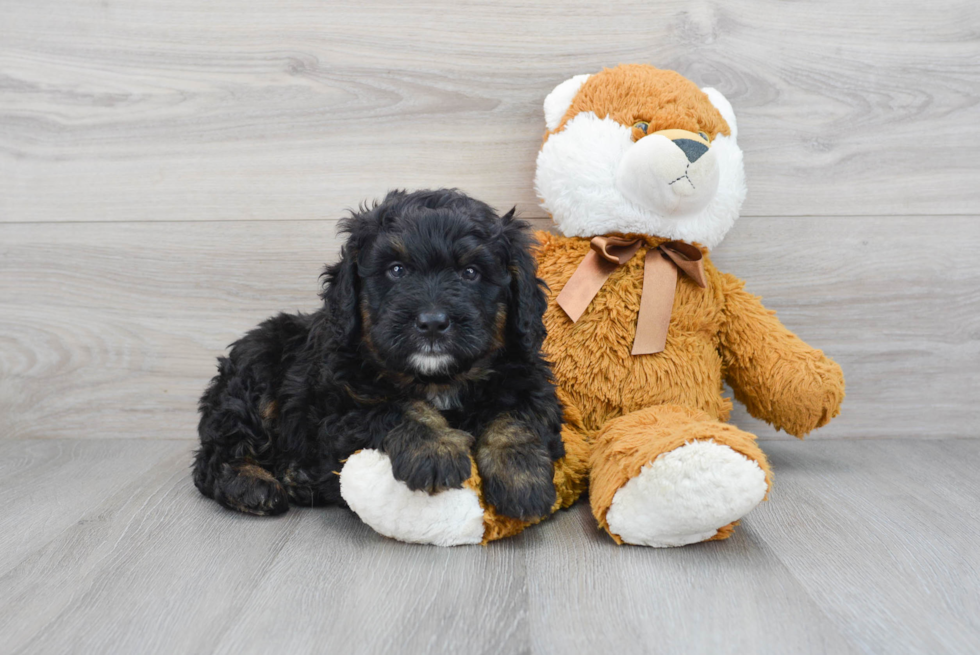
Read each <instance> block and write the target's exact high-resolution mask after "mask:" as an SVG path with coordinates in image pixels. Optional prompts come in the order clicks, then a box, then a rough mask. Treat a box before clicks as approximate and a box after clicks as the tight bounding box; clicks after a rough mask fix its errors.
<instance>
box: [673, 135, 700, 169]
mask: <svg viewBox="0 0 980 655" xmlns="http://www.w3.org/2000/svg"><path fill="white" fill-rule="evenodd" d="M674 145H675V146H677V147H678V148H680V149H681V150H682V151H683V152H684V154H685V155H686V156H687V161H689V162H691V163H692V164H693V163H694V162H696V161H697V160H698V159H700V158H701V155H703V154H704V153H706V152H708V146H706V145H704V144H703V143H699V142H698V141H695V140H694V139H676V140H675V141H674Z"/></svg>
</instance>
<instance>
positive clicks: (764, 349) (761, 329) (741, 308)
mask: <svg viewBox="0 0 980 655" xmlns="http://www.w3.org/2000/svg"><path fill="white" fill-rule="evenodd" d="M720 278H721V279H720V283H721V286H722V288H723V291H724V298H725V309H724V323H723V327H722V330H721V335H720V336H721V354H722V358H723V361H724V364H725V370H726V375H725V377H726V380H727V381H728V383H729V385H731V387H732V390H733V391H734V392H735V398H736V399H737V400H738V401H739V402H741V403H743V404H744V405H745V407H746V409H748V411H749V413H750V414H751V415H752V416H754V417H756V418H758V419H761V420H763V421H766V422H767V423H769V424H770V425H772V426H773V427H775V428H777V429H781V430H785V431H786V432H788V433H789V434H792V435H794V436H796V437H801V438H802V437H803V436H804V435H806V434H807V433H808V432H810V431H811V430H813V429H815V428H819V427H821V426H823V425H826V424H827V422H828V421H830V419H832V418H833V417H835V416H837V414H838V413H839V412H840V405H841V401H843V399H844V375H843V373H842V371H841V368H840V366H838V365H837V363H836V362H834V361H833V360H831V359H830V358H829V357H827V356H825V355H824V354H823V352H821V351H820V350H817V349H816V348H812V347H810V346H809V345H807V344H806V343H805V342H803V340H802V339H800V338H799V337H797V336H796V335H795V334H793V333H792V332H790V331H789V330H788V329H786V327H785V326H784V325H783V324H782V323H781V322H780V321H779V319H777V318H776V315H775V313H774V312H771V311H769V310H767V309H766V308H765V307H764V306H763V305H762V302H761V301H760V299H759V298H758V296H753V295H752V294H750V293H747V292H746V291H745V289H744V288H743V286H744V283H743V282H742V281H741V280H739V279H738V278H736V277H734V276H732V275H728V274H721V275H720Z"/></svg>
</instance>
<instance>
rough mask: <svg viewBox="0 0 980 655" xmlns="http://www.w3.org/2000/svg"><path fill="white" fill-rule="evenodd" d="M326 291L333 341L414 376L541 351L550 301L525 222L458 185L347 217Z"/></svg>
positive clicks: (439, 375) (393, 196)
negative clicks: (497, 354)
mask: <svg viewBox="0 0 980 655" xmlns="http://www.w3.org/2000/svg"><path fill="white" fill-rule="evenodd" d="M341 229H342V231H344V232H346V233H348V235H349V236H348V239H347V243H346V244H345V245H344V247H343V250H342V254H341V261H340V262H338V263H337V264H334V265H333V266H330V267H328V268H327V270H326V272H325V278H326V285H325V289H324V292H323V298H324V301H325V303H326V306H327V311H328V313H329V319H328V325H329V326H330V328H331V330H332V339H333V341H334V343H335V344H336V345H337V346H339V347H345V348H356V347H359V346H360V347H363V349H364V350H365V351H367V352H368V353H370V354H371V355H372V356H373V357H374V358H375V359H376V360H377V363H378V364H380V365H381V366H383V367H384V368H385V369H387V370H390V371H395V372H398V373H401V374H404V375H408V376H410V377H412V378H416V379H426V380H428V379H446V378H452V377H453V376H456V375H460V374H463V373H465V372H467V371H469V370H470V369H471V368H472V367H473V366H474V365H475V364H476V363H477V362H480V361H484V360H485V359H486V358H487V357H488V356H489V355H491V354H493V353H494V352H495V351H501V350H510V351H513V352H514V353H515V354H518V355H521V354H523V355H525V356H527V355H530V354H535V353H537V352H538V350H539V349H540V347H541V342H542V340H543V339H544V327H543V325H542V323H541V316H542V314H543V313H544V310H545V306H546V301H545V297H544V293H543V292H542V290H541V288H540V280H538V279H537V277H536V275H535V265H534V259H533V258H532V256H531V254H530V238H529V236H528V234H527V224H526V223H524V222H523V221H518V220H514V218H513V210H512V211H511V212H509V213H507V214H506V215H504V216H502V217H501V216H498V215H497V214H496V213H495V212H494V211H493V209H491V208H490V207H489V206H488V205H486V204H484V203H482V202H479V201H477V200H474V199H472V198H469V197H467V196H465V195H463V194H462V193H459V192H458V191H453V190H438V191H418V192H415V193H406V192H403V191H394V192H391V193H389V194H388V195H387V197H385V199H384V200H383V201H381V202H380V203H376V204H375V205H373V206H371V207H366V208H362V210H361V211H360V212H358V213H356V214H353V215H352V216H351V217H350V218H348V219H345V220H344V221H343V222H342V225H341Z"/></svg>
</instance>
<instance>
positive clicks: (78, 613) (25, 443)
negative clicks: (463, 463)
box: [0, 439, 980, 654]
mask: <svg viewBox="0 0 980 655" xmlns="http://www.w3.org/2000/svg"><path fill="white" fill-rule="evenodd" d="M763 445H764V448H765V450H766V451H767V452H768V453H769V455H770V457H771V459H772V462H773V464H774V466H775V469H776V486H775V489H774V491H773V493H772V495H771V497H770V500H769V501H768V502H766V503H763V505H761V506H760V508H759V509H757V510H756V511H755V512H753V513H752V514H751V515H749V517H748V518H747V519H746V520H745V521H743V524H742V526H741V528H740V529H739V530H738V532H737V533H736V535H735V536H734V537H733V538H732V539H730V540H728V541H725V542H718V543H709V544H701V545H696V546H690V547H686V548H682V549H669V550H656V549H646V548H635V547H617V546H615V545H614V544H613V543H612V542H611V541H610V540H609V539H608V538H607V537H605V536H603V535H602V534H601V533H600V532H599V531H598V530H597V529H596V528H595V526H594V523H593V521H592V519H591V516H590V514H589V512H588V507H587V506H586V505H584V504H579V505H577V506H575V507H573V508H572V509H571V510H569V511H566V512H562V513H560V514H559V515H558V516H556V517H555V518H554V519H552V520H550V521H548V522H546V523H544V524H542V525H540V526H537V527H536V528H534V529H532V530H529V531H527V532H525V533H524V534H523V535H521V536H519V537H517V538H514V539H511V540H508V541H504V542H498V543H496V544H493V545H491V546H489V547H486V548H483V547H479V546H474V547H461V548H456V549H440V548H435V547H425V546H412V545H406V544H401V543H397V542H394V541H391V540H387V539H384V538H382V537H380V536H378V535H377V534H375V533H373V532H372V531H371V530H370V529H369V528H367V527H366V526H364V525H363V524H361V523H360V522H359V521H358V519H357V518H356V516H354V515H353V514H351V513H350V512H347V511H345V510H341V509H338V508H327V509H294V510H293V511H290V512H289V513H288V514H287V515H285V516H283V517H281V518H276V519H256V518H252V517H246V516H242V515H238V514H234V513H231V512H228V511H225V510H223V509H221V508H220V507H218V506H217V505H216V504H214V503H213V502H211V501H208V500H206V499H204V498H202V497H200V496H199V495H198V494H197V491H196V490H195V489H194V487H193V485H192V483H191V481H190V478H189V475H188V470H187V465H188V461H189V456H190V450H191V444H189V443H187V442H183V441H176V440H170V441H168V440H140V441H137V440H125V439H103V440H97V439H91V440H84V441H80V440H58V439H53V440H8V441H7V442H4V443H2V444H0V463H2V464H0V466H2V468H0V471H2V474H3V476H2V478H0V498H2V499H3V505H4V515H3V518H2V521H3V523H2V526H0V527H2V532H0V535H2V536H0V644H3V647H2V650H3V652H5V653H69V652H78V653H94V652H99V653H136V652H139V653H185V652H186V653H189V652H195V653H210V652H220V653H231V652H235V653H252V652H256V653H260V652H273V651H276V652H288V653H306V652H311V653H312V652H330V653H390V652H405V653H409V652H411V653H449V652H468V653H518V652H525V653H590V652H619V653H648V652H663V653H681V652H684V653H724V652H752V653H783V654H786V653H849V652H866V653H910V652H915V653H973V652H976V651H977V648H978V647H980V618H978V617H980V545H978V544H980V516H978V514H977V511H976V508H977V507H978V506H980V481H978V478H977V476H976V474H975V463H976V461H977V460H978V458H980V440H975V439H963V440H941V441H923V440H895V439H890V440H849V441H813V442H804V443H796V442H784V441H768V442H764V444H763ZM123 471H124V472H125V473H121V472H123Z"/></svg>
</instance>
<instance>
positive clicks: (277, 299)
mask: <svg viewBox="0 0 980 655" xmlns="http://www.w3.org/2000/svg"><path fill="white" fill-rule="evenodd" d="M535 224H536V225H537V226H538V227H545V226H546V223H545V222H544V221H535ZM335 227H336V226H335V224H334V223H333V222H329V221H325V222H318V221H296V222H281V221H258V222H226V223H222V222H202V223H194V224H182V225H180V226H176V225H175V224H172V223H120V224H77V223H76V224H64V225H37V224H35V225H10V224H8V225H2V226H0V244H2V245H0V255H2V256H0V434H4V435H6V436H10V437H14V436H17V437H45V438H49V437H83V438H92V437H105V436H112V437H143V438H146V437H165V438H188V439H192V438H195V435H196V421H197V417H196V414H195V407H196V401H197V398H198V396H199V395H200V393H201V391H202V390H203V388H204V385H205V383H206V382H207V380H208V379H209V378H210V376H211V375H213V372H214V358H215V356H217V355H219V354H221V353H222V352H223V351H224V349H225V347H226V346H227V345H228V344H229V343H231V342H232V341H233V340H235V339H236V338H238V337H239V336H241V334H242V333H243V332H244V331H246V330H248V329H250V328H252V327H253V326H255V325H256V324H257V323H258V322H259V321H260V320H262V319H264V318H265V317H267V316H269V315H271V314H273V313H275V312H277V311H280V310H285V311H296V310H297V309H300V310H312V309H314V308H315V307H316V306H317V304H318V302H319V301H318V300H317V298H316V292H317V284H318V282H317V276H318V275H319V272H320V270H321V268H322V265H323V263H324V262H327V261H332V260H333V259H334V258H335V257H336V253H337V250H338V248H339V242H338V240H337V239H336V238H335V236H334V231H335ZM896 234H900V235H901V238H896V237H895V235H896ZM787 243H791V244H794V245H793V247H792V248H787V247H786V246H785V244H787ZM951 244H955V247H953V246H951ZM978 250H980V222H978V221H977V219H976V217H972V216H971V217H934V218H930V219H929V220H928V224H927V223H926V222H925V221H920V220H918V219H912V218H902V217H882V218H821V219H763V218H757V219H744V220H743V221H741V223H740V224H739V225H738V226H737V228H736V229H735V230H734V231H733V232H732V234H731V235H730V236H729V238H728V239H727V240H726V241H725V242H724V243H723V244H722V246H721V247H719V249H718V250H717V252H716V253H715V255H714V259H715V261H716V263H717V264H718V266H719V267H720V268H721V269H722V270H726V271H729V272H731V273H733V274H736V275H739V276H741V277H744V278H745V279H747V280H748V289H749V290H750V291H753V292H755V293H759V294H761V295H762V296H763V297H764V300H765V302H766V304H767V306H768V307H770V308H771V309H774V310H778V311H779V314H780V317H781V318H782V319H783V321H784V322H785V323H786V324H787V325H788V326H789V327H790V328H791V329H793V330H795V331H797V332H798V333H799V334H800V335H801V336H802V337H803V338H804V339H806V340H807V341H808V342H810V343H811V344H813V345H815V346H817V347H820V348H822V349H824V350H825V351H826V352H827V353H828V354H829V355H830V356H832V357H834V358H835V359H837V360H838V361H839V362H840V363H841V365H842V366H843V368H844V371H845V375H846V377H847V381H848V396H847V399H846V400H845V404H844V410H843V413H842V415H841V416H840V417H839V418H837V419H835V421H834V422H833V423H831V425H830V426H828V427H827V428H825V429H823V430H820V431H818V432H816V433H815V434H814V438H846V437H858V436H859V437H873V438H879V437H890V436H913V437H921V438H936V437H943V436H969V437H977V436H980V431H978V429H977V425H978V424H980V410H978V406H977V403H976V390H977V389H978V388H980V341H978V335H980V260H977V259H976V258H975V257H974V253H975V252H977V251H978ZM735 420H736V422H737V423H738V424H739V425H741V426H743V427H745V428H746V429H751V430H754V431H755V432H756V433H757V434H759V435H760V436H763V437H767V438H773V437H776V436H777V435H776V433H775V432H773V431H772V430H771V429H770V428H768V427H766V426H764V425H763V424H760V423H758V422H756V421H754V420H752V419H751V418H749V417H747V416H746V415H745V414H744V413H738V414H737V415H736V417H735Z"/></svg>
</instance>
